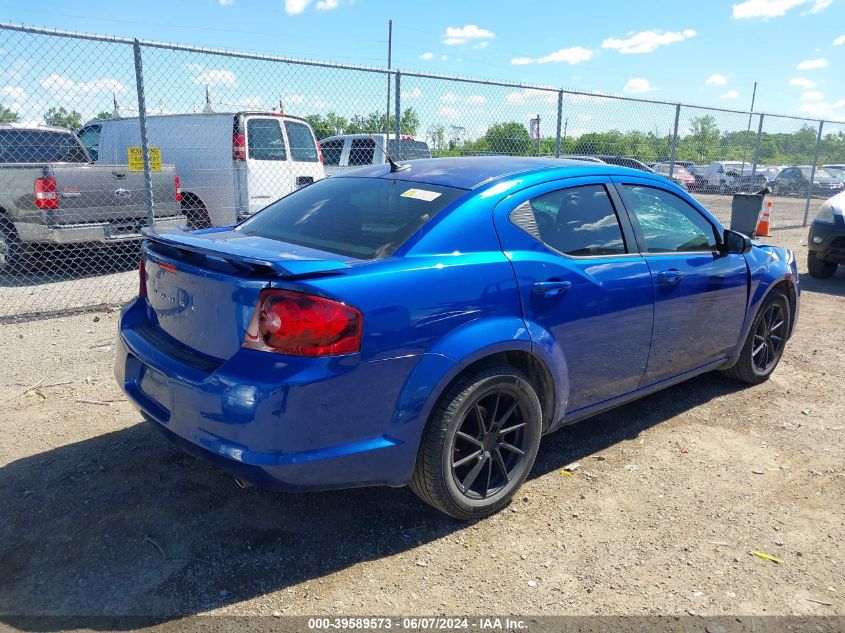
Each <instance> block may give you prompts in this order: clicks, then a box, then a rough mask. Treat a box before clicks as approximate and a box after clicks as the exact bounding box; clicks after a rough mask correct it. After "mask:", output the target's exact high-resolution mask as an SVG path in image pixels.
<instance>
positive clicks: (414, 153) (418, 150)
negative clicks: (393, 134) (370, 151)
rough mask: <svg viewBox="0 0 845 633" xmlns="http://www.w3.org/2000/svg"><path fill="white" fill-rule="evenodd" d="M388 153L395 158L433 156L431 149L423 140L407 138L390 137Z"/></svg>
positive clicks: (406, 158)
mask: <svg viewBox="0 0 845 633" xmlns="http://www.w3.org/2000/svg"><path fill="white" fill-rule="evenodd" d="M387 153H388V154H390V157H391V158H392V159H393V160H413V159H415V158H431V150H430V149H428V145H427V144H426V143H425V142H423V141H411V140H406V139H399V142H398V143H397V142H396V139H395V138H393V139H389V140H388V141H387Z"/></svg>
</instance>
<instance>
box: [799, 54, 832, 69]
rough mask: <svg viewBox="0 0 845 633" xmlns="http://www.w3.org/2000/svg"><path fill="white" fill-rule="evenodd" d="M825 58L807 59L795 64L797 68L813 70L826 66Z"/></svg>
mask: <svg viewBox="0 0 845 633" xmlns="http://www.w3.org/2000/svg"><path fill="white" fill-rule="evenodd" d="M826 67H827V60H826V59H825V58H824V57H819V58H818V59H808V60H805V61H803V62H801V63H800V64H798V65H797V66H796V68H797V69H798V70H813V69H815V68H826Z"/></svg>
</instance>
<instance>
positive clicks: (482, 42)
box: [473, 40, 490, 48]
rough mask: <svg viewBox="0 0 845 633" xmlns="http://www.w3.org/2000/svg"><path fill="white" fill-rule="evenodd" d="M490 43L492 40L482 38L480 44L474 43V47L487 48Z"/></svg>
mask: <svg viewBox="0 0 845 633" xmlns="http://www.w3.org/2000/svg"><path fill="white" fill-rule="evenodd" d="M488 44H490V40H482V41H480V42H479V43H478V44H475V45H473V48H487V45H488Z"/></svg>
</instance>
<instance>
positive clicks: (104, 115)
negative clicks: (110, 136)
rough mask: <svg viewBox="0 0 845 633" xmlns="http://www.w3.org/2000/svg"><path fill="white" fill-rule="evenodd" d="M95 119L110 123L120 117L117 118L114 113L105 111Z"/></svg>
mask: <svg viewBox="0 0 845 633" xmlns="http://www.w3.org/2000/svg"><path fill="white" fill-rule="evenodd" d="M94 118H95V119H98V120H100V121H110V120H111V119H117V118H118V117H116V116H115V115H114V112H106V111H105V110H103V111H102V112H100V113H99V114H97V115H96V116H95V117H94Z"/></svg>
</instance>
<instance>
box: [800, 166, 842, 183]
mask: <svg viewBox="0 0 845 633" xmlns="http://www.w3.org/2000/svg"><path fill="white" fill-rule="evenodd" d="M801 173H802V174H803V175H804V178H806V179H808V180H809V179H810V174H812V173H813V168H812V167H802V168H801ZM814 178H836V176H834V175H833V174H831V173H830V172H829V171H828V170H826V169H816V175H815V176H814Z"/></svg>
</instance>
